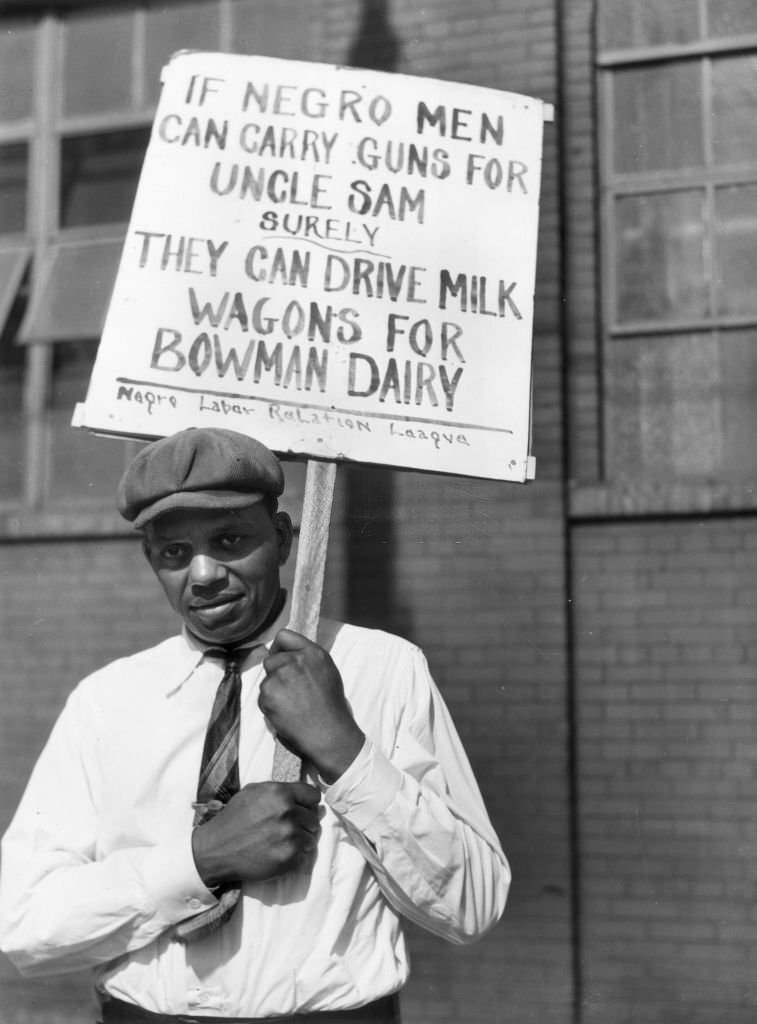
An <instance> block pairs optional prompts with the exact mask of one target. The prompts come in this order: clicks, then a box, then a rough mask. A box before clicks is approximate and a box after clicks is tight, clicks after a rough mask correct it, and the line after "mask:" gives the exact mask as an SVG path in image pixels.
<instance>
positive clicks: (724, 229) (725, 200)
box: [715, 185, 757, 313]
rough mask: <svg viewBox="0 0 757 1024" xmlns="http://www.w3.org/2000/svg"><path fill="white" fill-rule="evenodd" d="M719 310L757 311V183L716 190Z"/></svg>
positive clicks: (727, 311) (733, 311)
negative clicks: (756, 280) (756, 270)
mask: <svg viewBox="0 0 757 1024" xmlns="http://www.w3.org/2000/svg"><path fill="white" fill-rule="evenodd" d="M715 237H716V253H717V274H716V283H717V305H718V312H719V313H757V287H755V271H754V268H755V267H757V185H734V186H731V187H728V188H719V189H717V191H716V193H715Z"/></svg>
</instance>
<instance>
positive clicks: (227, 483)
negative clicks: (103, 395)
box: [116, 427, 284, 528]
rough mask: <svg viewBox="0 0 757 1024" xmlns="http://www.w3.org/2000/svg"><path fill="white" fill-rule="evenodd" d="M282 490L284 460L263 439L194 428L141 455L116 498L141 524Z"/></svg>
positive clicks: (130, 517) (126, 513) (253, 500)
mask: <svg viewBox="0 0 757 1024" xmlns="http://www.w3.org/2000/svg"><path fill="white" fill-rule="evenodd" d="M283 490H284V473H283V471H282V469H281V463H280V462H279V460H278V459H277V458H276V456H275V455H274V454H273V452H272V451H270V450H269V449H268V448H266V446H265V445H264V444H261V443H260V442H259V441H256V440H255V439H254V438H252V437H247V435H246V434H239V433H237V431H235V430H224V429H222V428H219V427H208V428H206V427H189V428H188V429H187V430H181V431H179V433H177V434H171V435H170V436H169V437H163V438H161V439H160V440H158V441H153V442H152V444H148V445H147V446H146V447H144V448H143V449H142V450H141V451H140V452H139V453H138V454H137V456H136V457H135V459H134V460H133V461H132V463H131V465H130V466H129V468H128V469H127V470H126V472H125V473H124V475H123V476H122V477H121V482H120V483H119V485H118V492H117V497H116V503H117V506H118V511H119V512H120V513H121V515H122V516H123V517H124V519H128V520H129V522H132V523H133V524H134V525H135V526H136V527H137V528H140V527H142V526H144V525H145V523H148V522H150V520H151V519H155V517H156V516H159V515H162V513H164V512H169V511H170V510H172V509H179V508H181V509H193V508H197V509H224V508H244V507H245V506H246V505H254V504H255V503H256V502H258V501H260V500H261V499H262V498H263V497H264V496H265V495H274V496H277V497H278V495H279V494H281V492H282V491H283Z"/></svg>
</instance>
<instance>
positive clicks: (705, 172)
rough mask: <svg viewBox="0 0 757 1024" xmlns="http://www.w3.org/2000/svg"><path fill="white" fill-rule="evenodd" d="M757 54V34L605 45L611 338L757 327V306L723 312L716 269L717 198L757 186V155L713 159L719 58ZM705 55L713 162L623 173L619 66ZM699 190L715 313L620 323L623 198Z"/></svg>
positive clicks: (604, 187)
mask: <svg viewBox="0 0 757 1024" xmlns="http://www.w3.org/2000/svg"><path fill="white" fill-rule="evenodd" d="M752 53H753V54H755V55H757V33H755V34H752V35H749V36H745V37H742V38H739V39H738V40H736V39H728V40H713V41H712V42H711V43H706V42H701V43H696V44H692V43H689V44H680V45H671V44H666V45H660V46H649V47H635V48H629V49H628V50H610V51H605V52H602V51H598V55H597V69H598V70H597V75H598V92H597V95H598V106H599V130H598V140H599V147H598V148H599V190H600V220H601V225H602V231H601V259H602V267H603V268H604V270H603V274H602V287H601V291H602V311H603V316H602V322H603V325H604V332H605V335H606V337H607V339H608V340H609V341H612V340H614V339H622V338H625V337H643V336H647V335H664V334H678V333H687V332H691V331H700V330H716V329H725V330H727V329H728V328H734V329H735V328H744V327H754V326H757V310H756V311H755V312H754V313H748V314H739V315H736V314H723V313H717V312H714V310H715V289H716V281H715V273H714V259H715V255H714V251H713V248H714V247H713V239H714V229H715V220H714V203H715V192H716V190H717V189H718V188H721V187H723V186H729V185H743V186H748V185H757V159H755V161H754V163H753V164H751V165H747V164H746V163H745V164H743V165H741V166H738V167H736V166H733V167H715V166H713V164H712V139H711V133H710V111H711V97H712V90H711V81H712V61H713V58H715V59H717V57H720V56H738V55H748V54H752ZM692 59H695V60H698V61H700V65H699V66H700V69H701V74H702V81H703V86H704V88H703V94H702V109H701V116H702V138H703V143H704V155H705V162H704V163H703V165H702V166H701V167H698V168H685V169H681V170H670V171H669V170H654V171H648V172H625V173H618V172H616V171H615V170H614V168H613V159H614V148H615V124H614V120H613V107H614V82H615V72H617V71H618V70H625V69H628V68H636V67H649V66H652V65H660V64H670V63H671V62H673V61H690V60H692ZM686 189H699V190H700V191H702V192H703V194H704V196H705V202H706V206H707V209H708V218H707V221H706V222H705V224H704V226H705V229H706V230H707V231H708V240H707V244H706V246H705V254H706V263H705V268H704V277H705V281H706V282H707V283H708V286H709V289H708V291H709V308H710V313H709V315H707V316H704V317H689V318H680V319H677V320H673V319H668V320H661V319H660V320H653V319H651V318H650V319H645V320H638V321H628V320H626V321H620V319H619V318H618V316H617V310H618V286H617V268H616V253H617V217H616V214H615V205H616V201H617V200H618V199H619V198H623V197H625V196H636V195H661V194H663V193H672V192H680V191H684V190H686Z"/></svg>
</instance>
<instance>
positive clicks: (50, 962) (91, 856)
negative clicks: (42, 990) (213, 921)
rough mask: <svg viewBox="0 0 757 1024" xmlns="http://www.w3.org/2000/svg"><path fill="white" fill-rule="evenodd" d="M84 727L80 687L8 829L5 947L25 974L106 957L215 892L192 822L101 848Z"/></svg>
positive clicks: (0, 883) (0, 911)
mask: <svg viewBox="0 0 757 1024" xmlns="http://www.w3.org/2000/svg"><path fill="white" fill-rule="evenodd" d="M90 726H91V723H90ZM86 728H87V725H86V724H85V723H83V722H82V714H81V708H80V707H79V701H78V698H77V695H76V694H74V695H72V697H71V698H70V699H69V701H68V703H67V705H66V707H65V709H64V710H63V712H62V714H61V716H60V718H59V719H58V721H57V723H56V724H55V726H54V728H53V731H52V733H51V735H50V738H49V740H48V742H47V744H46V746H45V748H44V750H43V751H42V754H41V755H40V757H39V760H38V762H37V764H36V766H35V768H34V771H33V773H32V776H31V778H30V780H29V784H28V786H27V789H26V792H25V793H24V796H23V798H22V800H21V803H20V805H19V808H18V810H17V812H16V814H15V816H14V819H13V821H12V822H11V825H10V827H9V829H8V831H7V832H6V834H5V836H4V838H3V843H2V874H1V875H0V948H2V949H3V951H4V952H5V953H7V954H8V956H9V957H10V958H11V960H12V961H13V962H14V963H15V964H16V966H17V967H18V968H19V970H21V971H22V972H23V973H25V974H30V975H33V974H45V973H55V972H63V971H75V970H79V969H81V968H83V967H91V966H94V965H97V964H99V963H103V962H106V961H108V960H111V959H113V958H114V957H117V956H119V955H121V954H122V953H125V952H127V951H128V950H133V949H138V948H140V947H141V946H144V945H146V944H147V943H149V942H151V941H152V940H153V939H155V938H157V936H158V935H160V934H161V933H162V932H164V931H165V930H166V928H168V927H170V926H171V925H173V924H175V923H176V922H177V921H180V920H182V919H183V918H185V917H187V916H189V915H190V914H194V913H197V912H198V911H199V910H201V909H203V908H204V907H205V906H212V905H213V903H214V902H215V899H214V897H213V896H212V895H211V894H210V893H209V892H208V890H207V888H206V887H205V886H204V885H203V883H202V880H201V879H200V877H199V876H198V874H197V871H196V868H195V865H194V860H193V858H192V850H191V838H190V835H189V830H187V831H186V833H184V834H180V835H176V836H174V837H171V838H169V839H167V840H164V841H161V842H159V843H156V845H154V846H149V847H148V846H144V847H139V848H135V849H123V850H118V851H116V852H114V853H111V854H110V855H109V856H106V857H102V858H101V857H99V856H98V852H97V835H98V827H97V809H96V807H95V802H94V798H93V793H92V780H91V778H90V777H89V772H88V768H87V756H86V751H85V749H84V748H85V743H83V742H82V738H83V736H85V735H86ZM83 730H84V731H83Z"/></svg>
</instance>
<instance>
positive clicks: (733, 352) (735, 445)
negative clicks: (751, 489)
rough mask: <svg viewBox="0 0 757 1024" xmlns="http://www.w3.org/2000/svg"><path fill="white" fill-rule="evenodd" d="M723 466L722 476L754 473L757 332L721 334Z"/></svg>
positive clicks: (756, 468)
mask: <svg viewBox="0 0 757 1024" xmlns="http://www.w3.org/2000/svg"><path fill="white" fill-rule="evenodd" d="M720 360H721V364H722V367H723V369H722V377H723V380H722V384H721V388H722V390H723V394H724V400H723V413H722V418H723V440H724V460H723V461H724V465H723V469H722V472H721V476H725V477H734V476H735V477H741V479H742V480H743V478H744V477H749V478H751V479H754V477H755V475H756V474H757V445H756V444H755V443H754V439H755V437H757V331H754V330H749V331H723V332H722V333H721V355H720Z"/></svg>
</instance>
